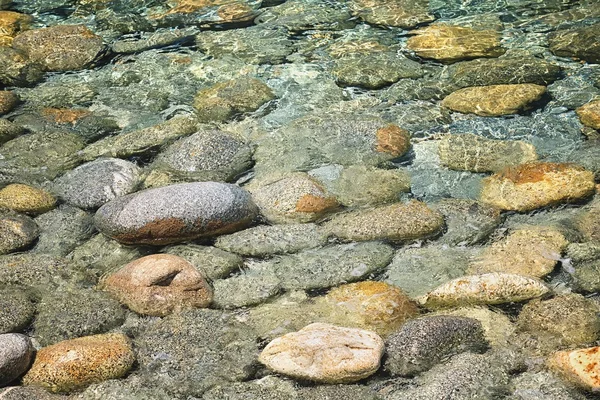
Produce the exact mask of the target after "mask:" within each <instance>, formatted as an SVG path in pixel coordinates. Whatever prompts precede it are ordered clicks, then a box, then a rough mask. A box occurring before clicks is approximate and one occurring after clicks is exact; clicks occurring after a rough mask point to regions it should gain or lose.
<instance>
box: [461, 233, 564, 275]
mask: <svg viewBox="0 0 600 400" xmlns="http://www.w3.org/2000/svg"><path fill="white" fill-rule="evenodd" d="M568 244H569V242H568V241H567V239H565V237H564V236H563V234H562V233H561V232H559V231H558V230H557V229H556V228H553V227H544V226H531V227H524V228H521V229H517V230H515V231H513V232H511V233H510V235H508V236H507V237H506V238H504V239H502V240H500V241H498V242H495V243H493V244H492V245H491V246H489V247H487V248H486V249H485V250H484V251H483V253H482V254H481V255H480V256H479V257H477V259H476V260H475V261H473V262H472V263H471V265H470V266H469V269H468V270H467V273H469V274H482V273H486V272H508V273H512V274H519V275H527V276H533V277H536V278H541V277H543V276H545V275H548V274H549V273H550V272H552V271H553V270H554V267H555V266H556V263H557V261H558V260H559V259H560V256H561V253H562V252H563V251H564V250H565V248H566V247H567V245H568Z"/></svg>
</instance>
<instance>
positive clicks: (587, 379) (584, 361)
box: [547, 347, 600, 392]
mask: <svg viewBox="0 0 600 400" xmlns="http://www.w3.org/2000/svg"><path fill="white" fill-rule="evenodd" d="M547 364H548V366H549V367H550V369H551V370H553V371H555V372H558V373H559V374H560V375H561V376H562V377H563V378H564V379H565V380H566V381H567V382H570V383H573V384H575V385H577V386H579V387H580V388H582V389H585V390H587V391H590V392H596V391H598V390H599V389H600V368H598V366H599V365H600V347H588V348H585V349H576V350H570V351H568V350H567V351H559V352H557V353H554V354H553V355H552V356H551V357H550V358H549V359H548V362H547Z"/></svg>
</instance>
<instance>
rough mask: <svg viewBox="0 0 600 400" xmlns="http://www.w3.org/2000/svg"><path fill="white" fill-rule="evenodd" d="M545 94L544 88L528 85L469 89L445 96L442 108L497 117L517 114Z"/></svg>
mask: <svg viewBox="0 0 600 400" xmlns="http://www.w3.org/2000/svg"><path fill="white" fill-rule="evenodd" d="M545 92H546V87H545V86H540V85H534V84H529V83H523V84H518V85H491V86H478V87H469V88H464V89H459V90H457V91H456V92H453V93H451V94H450V95H448V96H446V97H445V98H444V100H443V101H442V106H444V107H447V108H449V109H450V110H452V111H458V112H461V113H466V114H477V115H481V116H486V117H497V116H501V115H509V114H517V113H518V112H519V111H522V110H524V109H526V108H527V107H528V106H529V105H530V104H531V103H533V102H535V101H537V100H539V99H540V98H541V97H542V95H543V94H544V93H545Z"/></svg>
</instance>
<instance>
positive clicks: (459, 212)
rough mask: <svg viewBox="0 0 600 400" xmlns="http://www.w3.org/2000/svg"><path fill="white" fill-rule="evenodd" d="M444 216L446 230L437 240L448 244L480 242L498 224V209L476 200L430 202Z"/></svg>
mask: <svg viewBox="0 0 600 400" xmlns="http://www.w3.org/2000/svg"><path fill="white" fill-rule="evenodd" d="M430 207H431V208H433V209H434V210H437V211H438V212H440V213H441V214H442V215H443V216H444V220H445V222H446V230H445V231H444V233H443V234H442V236H441V237H440V238H439V239H438V241H439V242H440V243H442V244H448V245H455V246H456V245H472V244H476V243H479V242H482V241H484V240H486V239H487V238H488V236H489V235H490V234H491V233H492V232H493V231H494V229H495V228H496V227H497V226H498V225H499V224H500V222H501V217H500V210H499V209H498V208H496V207H492V206H489V205H486V204H483V203H480V202H478V201H474V200H467V199H452V198H450V199H442V200H440V201H438V202H436V203H432V204H430Z"/></svg>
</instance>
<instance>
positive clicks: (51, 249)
mask: <svg viewBox="0 0 600 400" xmlns="http://www.w3.org/2000/svg"><path fill="white" fill-rule="evenodd" d="M35 223H36V224H38V226H39V227H40V236H39V237H38V241H37V243H36V244H35V247H34V248H33V251H34V252H36V253H47V254H53V255H56V256H59V257H63V256H66V255H67V254H69V253H70V252H71V251H73V250H74V249H75V248H76V247H77V246H79V245H81V244H83V243H84V242H85V241H86V240H88V239H89V238H90V237H91V236H92V235H93V234H94V233H95V231H96V228H95V227H94V215H93V214H92V213H89V212H86V211H84V210H81V209H79V208H77V207H72V206H69V205H66V204H62V205H60V206H59V207H58V208H55V209H54V210H52V211H50V212H47V213H45V214H42V215H40V216H38V217H37V218H35ZM57 238H60V240H56V239H57Z"/></svg>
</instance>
